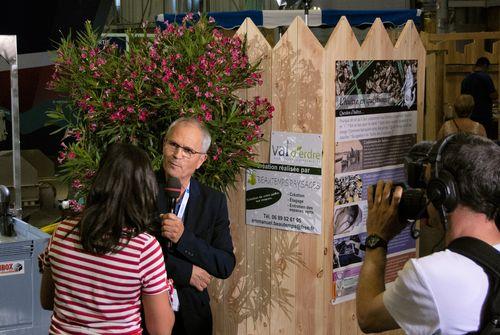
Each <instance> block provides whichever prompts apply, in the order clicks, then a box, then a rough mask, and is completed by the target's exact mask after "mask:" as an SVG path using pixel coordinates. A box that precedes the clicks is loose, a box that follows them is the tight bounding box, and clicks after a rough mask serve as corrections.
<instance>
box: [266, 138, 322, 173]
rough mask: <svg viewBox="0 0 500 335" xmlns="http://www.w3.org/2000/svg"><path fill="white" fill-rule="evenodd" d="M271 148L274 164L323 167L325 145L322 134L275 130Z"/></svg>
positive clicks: (271, 160)
mask: <svg viewBox="0 0 500 335" xmlns="http://www.w3.org/2000/svg"><path fill="white" fill-rule="evenodd" d="M270 150H271V155H270V156H271V159H270V162H271V163H272V164H287V165H296V166H307V167H314V168H321V157H322V156H323V155H322V152H323V147H322V143H321V135H320V134H303V133H287V132H280V131H273V132H272V134H271V149H270Z"/></svg>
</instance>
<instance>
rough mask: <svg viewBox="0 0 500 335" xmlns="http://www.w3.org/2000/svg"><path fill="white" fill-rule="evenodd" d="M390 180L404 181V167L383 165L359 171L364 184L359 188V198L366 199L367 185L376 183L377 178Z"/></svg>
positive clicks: (395, 181)
mask: <svg viewBox="0 0 500 335" xmlns="http://www.w3.org/2000/svg"><path fill="white" fill-rule="evenodd" d="M380 179H382V180H392V181H393V182H394V183H403V182H405V181H406V176H405V170H404V167H402V166H398V167H393V166H391V167H385V168H384V169H380V170H372V171H369V172H368V171H367V172H365V173H361V180H362V183H363V185H366V187H364V188H363V189H362V190H361V199H363V200H367V199H368V187H369V186H371V185H377V181H378V180H380Z"/></svg>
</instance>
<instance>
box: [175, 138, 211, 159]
mask: <svg viewBox="0 0 500 335" xmlns="http://www.w3.org/2000/svg"><path fill="white" fill-rule="evenodd" d="M165 145H166V147H167V149H168V150H170V151H171V152H176V151H177V150H178V149H180V150H181V152H182V156H183V157H185V158H192V157H193V156H194V155H204V154H205V153H204V152H199V151H196V150H194V149H191V148H189V147H183V146H182V145H179V144H178V143H176V142H174V141H171V140H166V141H165Z"/></svg>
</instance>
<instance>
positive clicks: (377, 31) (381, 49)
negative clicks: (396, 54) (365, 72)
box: [358, 18, 394, 60]
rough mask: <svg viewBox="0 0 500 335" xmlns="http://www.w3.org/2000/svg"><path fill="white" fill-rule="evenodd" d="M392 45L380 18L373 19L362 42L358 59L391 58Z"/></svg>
mask: <svg viewBox="0 0 500 335" xmlns="http://www.w3.org/2000/svg"><path fill="white" fill-rule="evenodd" d="M393 49H394V46H393V44H392V42H391V39H390V38H389V35H388V34H387V31H386V30H385V27H384V24H383V23H382V21H381V20H380V18H377V19H375V21H374V22H373V24H372V26H371V28H370V30H369V31H368V34H367V35H366V38H365V40H364V41H363V44H362V45H361V53H360V55H359V58H358V59H384V60H385V59H393V58H392V57H393V56H392V53H393Z"/></svg>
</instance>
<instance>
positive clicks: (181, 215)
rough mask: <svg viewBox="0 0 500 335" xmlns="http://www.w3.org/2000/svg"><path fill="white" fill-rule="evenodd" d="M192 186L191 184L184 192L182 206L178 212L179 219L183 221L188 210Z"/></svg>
mask: <svg viewBox="0 0 500 335" xmlns="http://www.w3.org/2000/svg"><path fill="white" fill-rule="evenodd" d="M190 186H191V182H189V185H188V187H187V188H186V190H185V191H184V194H183V195H182V200H181V205H180V206H179V211H178V212H177V217H178V218H179V219H181V220H182V218H183V217H184V211H185V210H186V206H187V202H188V199H189V188H190Z"/></svg>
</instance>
